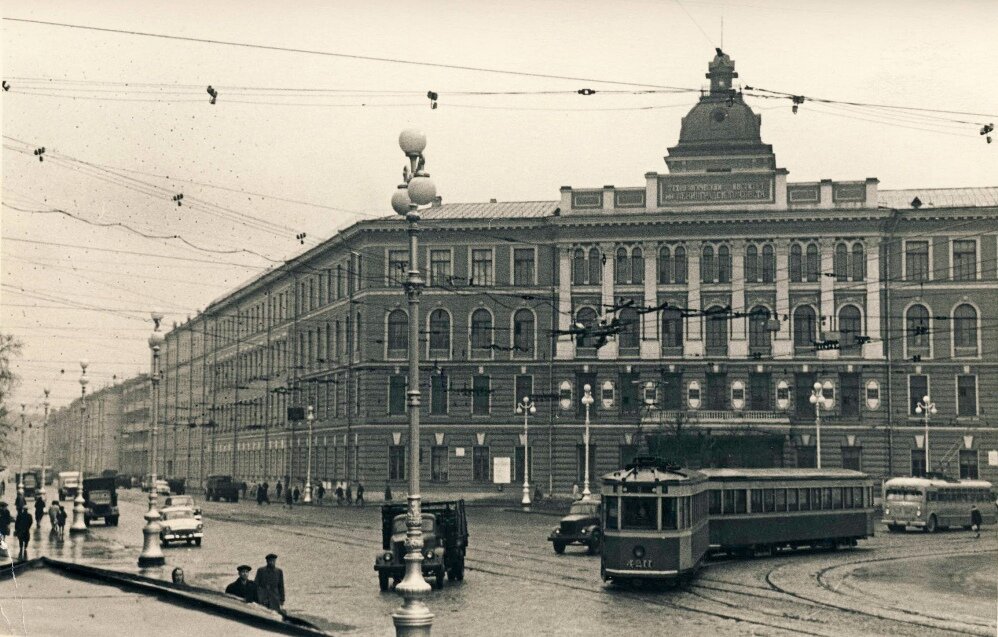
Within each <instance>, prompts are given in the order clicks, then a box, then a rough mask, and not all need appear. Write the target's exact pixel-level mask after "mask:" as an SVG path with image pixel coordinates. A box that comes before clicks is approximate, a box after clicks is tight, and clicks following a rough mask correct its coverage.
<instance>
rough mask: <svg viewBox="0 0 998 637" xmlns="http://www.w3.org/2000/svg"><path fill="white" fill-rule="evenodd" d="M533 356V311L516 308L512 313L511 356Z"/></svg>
mask: <svg viewBox="0 0 998 637" xmlns="http://www.w3.org/2000/svg"><path fill="white" fill-rule="evenodd" d="M533 356H534V313H533V312H531V311H530V310H526V309H521V310H517V311H516V314H514V315H513V357H514V358H533Z"/></svg>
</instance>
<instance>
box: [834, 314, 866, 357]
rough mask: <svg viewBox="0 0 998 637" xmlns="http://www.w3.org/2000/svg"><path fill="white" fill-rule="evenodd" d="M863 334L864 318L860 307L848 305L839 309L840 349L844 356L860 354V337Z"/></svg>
mask: <svg viewBox="0 0 998 637" xmlns="http://www.w3.org/2000/svg"><path fill="white" fill-rule="evenodd" d="M862 335H863V319H862V317H861V316H860V314H859V308H857V307H856V306H855V305H846V306H843V307H842V309H841V310H839V350H840V351H841V353H842V355H843V356H849V355H853V356H857V355H859V353H860V352H859V345H858V342H859V337H860V336H862Z"/></svg>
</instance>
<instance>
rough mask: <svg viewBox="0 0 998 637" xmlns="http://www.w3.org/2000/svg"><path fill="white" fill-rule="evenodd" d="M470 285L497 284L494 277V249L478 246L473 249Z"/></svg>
mask: <svg viewBox="0 0 998 637" xmlns="http://www.w3.org/2000/svg"><path fill="white" fill-rule="evenodd" d="M468 285H479V286H482V285H486V286H488V285H495V281H494V280H493V278H492V250H491V249H489V248H476V249H473V250H472V251H471V277H470V279H469V281H468Z"/></svg>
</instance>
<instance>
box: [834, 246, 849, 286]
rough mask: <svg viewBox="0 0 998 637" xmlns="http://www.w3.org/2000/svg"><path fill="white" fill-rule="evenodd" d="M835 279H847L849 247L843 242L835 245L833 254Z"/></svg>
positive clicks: (839, 280)
mask: <svg viewBox="0 0 998 637" xmlns="http://www.w3.org/2000/svg"><path fill="white" fill-rule="evenodd" d="M832 269H833V270H834V271H835V280H836V281H838V282H839V283H844V282H846V281H848V280H849V248H848V246H846V244H844V243H839V244H837V245H836V246H835V256H834V258H833V260H832Z"/></svg>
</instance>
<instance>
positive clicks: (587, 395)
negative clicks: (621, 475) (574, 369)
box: [582, 383, 596, 500]
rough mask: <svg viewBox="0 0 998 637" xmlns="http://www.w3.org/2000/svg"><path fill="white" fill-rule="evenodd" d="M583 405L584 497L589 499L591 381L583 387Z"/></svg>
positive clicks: (592, 400) (592, 401)
mask: <svg viewBox="0 0 998 637" xmlns="http://www.w3.org/2000/svg"><path fill="white" fill-rule="evenodd" d="M582 391H583V394H582V405H583V406H584V407H585V408H586V431H585V433H584V434H583V435H582V443H583V446H584V447H585V449H584V451H583V453H584V454H585V456H586V459H585V472H586V473H585V475H584V476H583V477H582V499H583V500H588V499H589V496H590V495H592V494H591V493H590V492H589V408H590V407H591V406H592V404H593V403H594V402H596V401H595V400H594V399H593V387H592V385H590V384H589V383H586V385H585V386H584V387H583V388H582Z"/></svg>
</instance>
